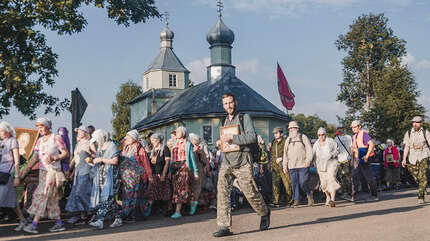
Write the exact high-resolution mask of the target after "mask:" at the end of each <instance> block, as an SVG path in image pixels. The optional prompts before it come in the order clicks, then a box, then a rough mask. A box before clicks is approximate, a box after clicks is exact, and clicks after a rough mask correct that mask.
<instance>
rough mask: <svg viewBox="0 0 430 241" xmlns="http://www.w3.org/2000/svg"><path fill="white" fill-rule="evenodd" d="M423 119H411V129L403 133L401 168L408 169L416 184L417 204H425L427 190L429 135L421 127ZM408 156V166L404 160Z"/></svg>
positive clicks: (429, 154)
mask: <svg viewBox="0 0 430 241" xmlns="http://www.w3.org/2000/svg"><path fill="white" fill-rule="evenodd" d="M422 124H423V119H422V117H421V116H415V117H414V118H413V119H412V129H411V130H408V131H407V132H406V133H405V136H404V138H403V143H404V144H405V149H404V153H403V161H402V166H403V167H406V166H407V167H408V170H409V172H410V173H411V175H412V176H413V177H414V179H415V182H416V183H418V203H419V204H424V203H425V194H426V188H427V171H428V162H427V161H428V158H429V156H430V151H429V140H430V133H429V132H428V131H427V130H426V129H424V128H423V127H422ZM408 156H409V164H407V163H406V158H407V157H408Z"/></svg>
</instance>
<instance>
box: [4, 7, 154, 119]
mask: <svg viewBox="0 0 430 241" xmlns="http://www.w3.org/2000/svg"><path fill="white" fill-rule="evenodd" d="M84 5H87V6H89V5H94V6H95V7H97V8H106V9H107V12H108V17H109V18H111V19H113V20H114V21H115V22H116V23H117V24H119V25H124V26H126V27H127V26H129V25H130V23H140V22H146V20H148V19H149V18H152V17H159V16H160V14H159V13H158V11H157V8H156V7H155V6H154V0H133V1H131V0H125V1H124V0H64V1H57V0H25V1H24V0H22V1H14V0H2V1H0V103H1V105H0V118H2V117H3V116H4V115H7V114H9V111H10V108H11V106H12V105H13V106H15V107H16V108H17V109H18V110H19V111H20V112H21V113H22V114H24V115H25V116H29V117H30V118H31V119H34V118H35V117H36V114H35V110H36V109H37V108H39V107H40V106H45V113H49V112H54V113H55V114H59V113H60V111H61V110H64V109H65V108H66V107H68V106H69V104H70V101H69V100H67V99H64V100H62V101H60V99H59V98H58V97H54V96H52V95H50V94H48V93H47V92H45V90H44V89H46V87H48V86H49V87H52V86H53V85H54V83H55V81H54V79H55V77H56V76H57V75H58V71H57V69H56V64H57V58H58V55H57V54H55V53H54V52H53V51H52V49H51V47H49V46H48V45H47V43H46V38H45V35H44V34H43V33H42V32H41V31H40V30H38V29H40V27H43V28H44V29H46V30H48V31H54V32H57V33H58V34H59V35H64V34H68V35H71V34H74V33H79V32H81V31H82V30H83V29H84V28H85V26H86V24H87V21H86V20H85V18H84V16H83V14H82V12H81V11H80V8H81V7H82V6H84Z"/></svg>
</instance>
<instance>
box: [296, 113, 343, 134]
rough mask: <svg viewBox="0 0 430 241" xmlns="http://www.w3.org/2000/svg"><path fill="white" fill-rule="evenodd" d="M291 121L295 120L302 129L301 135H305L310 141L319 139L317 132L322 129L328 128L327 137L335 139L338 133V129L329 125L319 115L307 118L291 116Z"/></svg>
mask: <svg viewBox="0 0 430 241" xmlns="http://www.w3.org/2000/svg"><path fill="white" fill-rule="evenodd" d="M290 117H291V119H293V120H295V121H296V122H297V124H298V125H299V127H300V133H302V134H305V135H306V136H307V137H309V138H310V139H317V138H318V136H317V132H318V129H319V128H320V127H323V128H326V130H327V135H328V136H331V137H333V135H334V133H335V132H336V127H335V126H334V125H332V124H327V122H326V121H324V120H322V119H320V118H319V117H318V116H317V115H310V116H305V115H304V114H297V115H294V114H291V115H290Z"/></svg>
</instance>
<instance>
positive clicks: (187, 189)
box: [170, 126, 199, 219]
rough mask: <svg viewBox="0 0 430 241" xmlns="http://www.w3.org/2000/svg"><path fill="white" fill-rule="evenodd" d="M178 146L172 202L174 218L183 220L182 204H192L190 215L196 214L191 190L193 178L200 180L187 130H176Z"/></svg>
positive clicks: (180, 128)
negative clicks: (174, 208) (174, 206)
mask: <svg viewBox="0 0 430 241" xmlns="http://www.w3.org/2000/svg"><path fill="white" fill-rule="evenodd" d="M176 138H177V139H176V144H175V146H174V147H173V149H172V160H171V166H170V169H171V172H172V173H171V174H172V182H173V183H172V184H173V196H172V202H173V203H175V204H176V211H175V213H174V214H173V215H172V216H171V217H172V218H174V219H176V218H181V217H182V215H181V209H182V204H184V203H188V202H190V203H191V210H190V213H194V212H195V210H196V208H197V205H196V204H195V202H194V200H195V199H194V195H193V191H192V189H191V178H192V176H194V179H195V180H198V179H199V170H198V167H197V164H196V162H195V157H194V151H193V144H191V142H189V141H188V140H187V129H186V128H185V127H183V126H180V127H178V128H177V129H176Z"/></svg>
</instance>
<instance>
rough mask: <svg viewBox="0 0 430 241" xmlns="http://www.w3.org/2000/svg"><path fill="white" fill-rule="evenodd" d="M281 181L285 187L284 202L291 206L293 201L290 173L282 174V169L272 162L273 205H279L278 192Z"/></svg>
mask: <svg viewBox="0 0 430 241" xmlns="http://www.w3.org/2000/svg"><path fill="white" fill-rule="evenodd" d="M281 180H282V183H283V184H284V187H285V194H286V202H287V204H291V203H292V202H293V201H294V200H293V190H292V188H291V178H290V173H288V172H287V173H284V171H283V170H282V167H281V166H280V165H279V164H278V163H276V162H275V161H274V162H272V190H273V203H279V193H280V192H281V190H280V186H281V185H280V184H281V183H280V181H281Z"/></svg>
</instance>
